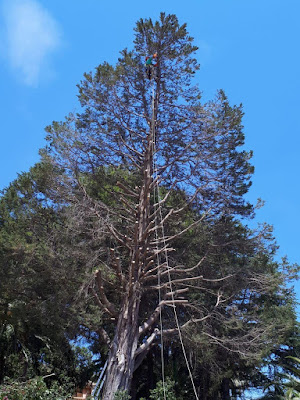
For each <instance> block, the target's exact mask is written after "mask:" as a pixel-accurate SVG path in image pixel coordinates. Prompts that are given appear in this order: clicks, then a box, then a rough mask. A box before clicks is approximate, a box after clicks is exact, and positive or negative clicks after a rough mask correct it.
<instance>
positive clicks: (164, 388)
mask: <svg viewBox="0 0 300 400" xmlns="http://www.w3.org/2000/svg"><path fill="white" fill-rule="evenodd" d="M174 386H175V382H174V381H171V379H170V378H166V380H165V382H164V383H163V381H159V382H158V383H157V385H156V388H155V389H152V390H150V399H151V400H160V399H166V400H176V399H177V400H178V398H177V397H176V395H175V390H174Z"/></svg>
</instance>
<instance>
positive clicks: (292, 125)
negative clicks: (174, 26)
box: [0, 0, 300, 298]
mask: <svg viewBox="0 0 300 400" xmlns="http://www.w3.org/2000/svg"><path fill="white" fill-rule="evenodd" d="M160 11H165V12H167V13H175V14H176V15H177V16H178V18H179V21H180V22H182V23H183V22H187V24H188V30H189V32H190V33H191V35H192V36H193V37H194V38H195V43H196V45H198V46H199V51H198V60H199V62H200V64H201V70H200V73H199V75H198V78H197V79H198V82H199V85H200V87H201V89H202V90H203V97H204V99H205V100H206V99H209V98H212V97H213V96H214V94H215V92H216V90H217V89H220V88H222V89H224V90H225V92H226V93H227V95H228V96H229V99H230V101H231V102H232V103H236V104H239V103H243V104H244V111H245V118H244V125H245V134H246V148H247V149H252V150H253V151H254V158H253V164H254V165H255V175H254V179H253V187H252V189H251V191H250V194H249V196H250V199H252V200H253V201H255V199H256V198H258V197H261V198H262V199H264V200H265V201H266V205H265V207H264V208H263V209H261V210H260V211H259V212H258V215H257V220H258V221H266V222H268V223H270V224H273V225H274V228H275V236H276V238H277V241H278V243H279V245H280V250H279V256H283V255H285V254H287V255H288V256H289V259H290V261H291V262H300V257H299V250H298V249H299V233H298V230H299V227H300V216H299V212H298V208H299V206H298V204H299V200H298V198H299V196H300V187H299V176H300V167H299V148H300V137H299V133H300V129H299V128H300V119H299V111H300V101H299V92H300V75H299V71H300V68H299V67H300V65H299V63H300V55H299V39H300V24H299V15H300V2H299V0H285V1H283V0H186V1H182V0H181V1H179V0H173V1H170V0H160V1H159V0H151V1H148V2H145V1H144V2H142V1H136V0H132V1H127V2H124V1H119V0H115V1H114V2H107V1H104V0H85V1H83V0H81V1H79V0H51V1H49V0H0V88H1V97H0V110H1V111H0V115H1V128H0V137H1V146H0V188H4V187H5V186H7V185H8V184H9V182H10V181H12V180H13V179H15V178H16V176H17V173H20V172H21V171H27V170H28V169H29V167H30V166H32V165H33V164H34V163H35V162H37V161H38V159H39V157H38V150H39V148H40V147H42V146H43V145H44V143H45V142H44V136H45V133H44V127H45V126H46V125H48V124H50V123H51V122H52V121H53V120H61V119H63V117H64V116H65V115H66V114H67V113H68V112H70V111H76V109H78V107H79V105H78V103H77V98H76V94H77V88H76V84H77V83H79V81H80V79H81V78H82V75H83V73H84V72H88V71H90V70H92V69H94V68H95V67H96V66H97V65H98V64H99V63H101V62H103V61H104V60H106V61H108V62H111V63H114V62H115V61H116V59H117V57H118V53H119V51H120V50H121V49H123V48H124V47H129V48H130V47H131V43H132V39H133V27H134V24H135V22H136V21H137V20H138V19H139V18H141V17H143V18H147V17H152V18H154V19H155V18H157V17H158V15H159V13H160ZM299 298H300V290H299Z"/></svg>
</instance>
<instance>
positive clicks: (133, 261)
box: [102, 119, 154, 400]
mask: <svg viewBox="0 0 300 400" xmlns="http://www.w3.org/2000/svg"><path fill="white" fill-rule="evenodd" d="M153 123H154V119H152V122H151V124H150V133H149V135H148V137H147V142H146V144H145V150H144V163H143V171H142V173H143V183H142V185H141V187H140V190H139V193H138V202H137V204H136V209H137V212H136V221H135V226H134V229H133V232H134V234H133V235H132V237H131V238H130V243H131V249H130V264H129V271H128V280H127V288H126V293H125V295H124V299H123V306H122V308H121V312H120V314H119V317H118V323H117V327H116V332H115V337H114V339H113V342H112V345H111V348H110V353H109V358H108V366H107V372H106V380H105V385H104V390H103V396H102V400H114V397H115V393H116V392H117V391H119V390H122V391H123V390H126V391H127V392H128V393H129V391H130V386H131V380H132V376H133V372H134V369H135V358H136V350H137V347H138V340H139V308H140V301H141V293H142V288H141V283H140V278H141V273H142V271H143V268H144V266H145V264H146V262H147V258H148V257H149V256H151V255H153V249H152V250H151V248H150V247H151V246H150V245H149V234H148V233H147V232H148V231H149V227H150V226H153V221H151V217H150V215H151V205H150V194H151V191H152V190H153V187H152V183H153V164H152V163H153V137H154V128H153Z"/></svg>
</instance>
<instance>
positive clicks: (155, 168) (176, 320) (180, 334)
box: [151, 82, 199, 400]
mask: <svg viewBox="0 0 300 400" xmlns="http://www.w3.org/2000/svg"><path fill="white" fill-rule="evenodd" d="M154 99H155V90H154V82H153V84H152V122H151V123H152V125H151V129H152V139H153V171H154V179H156V185H155V189H154V203H155V204H157V206H158V212H159V219H160V226H161V233H162V239H163V247H164V249H165V250H164V256H165V265H166V268H167V272H168V273H167V275H168V281H169V287H170V291H171V301H172V306H173V307H172V308H173V310H174V317H175V322H176V327H177V330H178V336H179V340H180V344H181V348H182V352H183V356H184V360H185V363H186V367H187V370H188V373H189V377H190V380H191V383H192V387H193V391H194V394H195V397H196V399H197V400H199V397H198V394H197V390H196V386H195V382H194V378H193V374H192V370H191V367H190V363H189V360H188V357H187V352H186V349H185V346H184V342H183V338H182V332H181V329H180V324H179V319H178V315H177V310H176V304H175V299H174V292H173V288H172V279H171V274H170V267H169V256H168V251H167V243H166V237H165V228H164V221H163V215H162V207H161V196H160V188H159V182H158V179H157V177H158V168H157V162H156V159H157V149H156V132H155V100H154ZM155 192H156V196H157V202H156V199H155V197H156V196H155ZM157 206H156V207H157ZM156 211H157V208H155V237H156V242H157V250H158V229H157V226H158V224H157V223H156V219H157V212H156ZM157 260H158V293H159V295H158V296H159V304H160V302H161V285H160V266H161V260H160V257H157ZM160 328H161V358H162V376H163V378H162V382H163V390H164V400H166V388H165V376H164V354H163V324H162V315H161V307H160Z"/></svg>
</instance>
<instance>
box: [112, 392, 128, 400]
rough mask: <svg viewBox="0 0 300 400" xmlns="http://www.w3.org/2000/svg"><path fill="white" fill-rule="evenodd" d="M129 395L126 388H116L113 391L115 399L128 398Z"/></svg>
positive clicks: (126, 399)
mask: <svg viewBox="0 0 300 400" xmlns="http://www.w3.org/2000/svg"><path fill="white" fill-rule="evenodd" d="M130 399H131V397H130V396H129V394H128V392H127V390H118V391H117V392H116V393H115V400H130Z"/></svg>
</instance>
